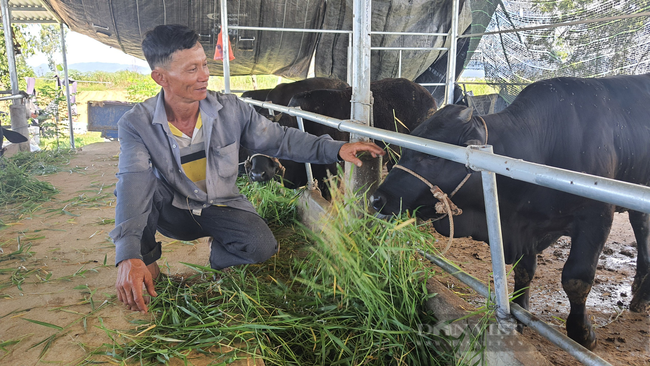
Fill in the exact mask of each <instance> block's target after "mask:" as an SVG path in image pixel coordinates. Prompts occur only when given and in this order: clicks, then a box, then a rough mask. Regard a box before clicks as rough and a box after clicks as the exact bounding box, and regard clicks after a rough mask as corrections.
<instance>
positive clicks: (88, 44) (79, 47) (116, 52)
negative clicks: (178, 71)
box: [27, 26, 149, 69]
mask: <svg viewBox="0 0 650 366" xmlns="http://www.w3.org/2000/svg"><path fill="white" fill-rule="evenodd" d="M32 27H34V28H31V29H32V31H33V30H36V29H37V28H36V27H37V26H32ZM59 36H60V35H59ZM65 46H66V51H67V61H68V65H71V64H76V63H81V62H110V63H117V64H126V65H134V64H135V65H136V66H143V67H146V68H147V69H149V65H148V64H147V62H146V61H144V60H141V59H139V58H136V57H133V56H130V55H127V54H126V53H124V52H122V50H120V49H117V48H113V47H110V46H107V45H105V44H103V43H101V42H99V41H96V40H94V39H92V38H90V37H88V36H86V35H83V34H80V33H76V32H72V31H69V30H68V32H67V37H66V42H65ZM56 62H57V63H62V62H63V59H62V56H61V55H58V58H57V59H56ZM27 64H29V65H30V66H32V67H34V68H35V67H37V66H39V65H41V64H47V56H45V55H44V54H42V53H40V52H39V53H37V54H36V55H34V56H32V57H30V58H28V59H27Z"/></svg>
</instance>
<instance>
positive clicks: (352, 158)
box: [339, 142, 386, 166]
mask: <svg viewBox="0 0 650 366" xmlns="http://www.w3.org/2000/svg"><path fill="white" fill-rule="evenodd" d="M364 151H365V152H369V153H370V154H372V157H373V158H376V157H377V156H379V155H385V154H386V152H385V151H384V149H382V148H381V147H379V146H377V145H375V144H374V143H372V142H348V143H347V144H345V145H343V146H341V149H340V150H339V156H340V157H341V159H343V160H345V161H348V162H350V163H352V164H354V165H356V166H361V165H362V163H361V160H360V159H359V158H357V154H358V153H360V152H364Z"/></svg>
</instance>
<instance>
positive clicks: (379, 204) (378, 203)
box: [370, 192, 386, 212]
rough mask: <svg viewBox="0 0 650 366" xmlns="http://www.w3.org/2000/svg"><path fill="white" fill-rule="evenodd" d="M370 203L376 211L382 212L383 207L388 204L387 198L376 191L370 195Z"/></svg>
mask: <svg viewBox="0 0 650 366" xmlns="http://www.w3.org/2000/svg"><path fill="white" fill-rule="evenodd" d="M370 204H371V205H372V208H373V209H375V211H377V212H381V209H382V208H384V206H385V205H386V198H384V196H383V195H382V194H380V193H377V192H375V193H373V195H372V196H370Z"/></svg>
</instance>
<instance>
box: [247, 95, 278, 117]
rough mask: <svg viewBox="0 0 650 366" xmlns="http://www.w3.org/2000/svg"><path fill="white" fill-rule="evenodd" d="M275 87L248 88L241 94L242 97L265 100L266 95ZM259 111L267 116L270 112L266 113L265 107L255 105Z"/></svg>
mask: <svg viewBox="0 0 650 366" xmlns="http://www.w3.org/2000/svg"><path fill="white" fill-rule="evenodd" d="M271 90H273V89H257V90H248V91H245V92H243V93H242V94H241V97H242V98H251V99H255V100H260V101H262V102H263V101H265V100H266V97H267V96H268V95H269V92H270V91H271ZM253 108H255V110H256V111H257V113H259V114H262V115H265V116H267V115H268V114H266V113H264V108H262V107H258V106H256V105H255V106H253Z"/></svg>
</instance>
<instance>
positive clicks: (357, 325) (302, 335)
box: [100, 183, 458, 365]
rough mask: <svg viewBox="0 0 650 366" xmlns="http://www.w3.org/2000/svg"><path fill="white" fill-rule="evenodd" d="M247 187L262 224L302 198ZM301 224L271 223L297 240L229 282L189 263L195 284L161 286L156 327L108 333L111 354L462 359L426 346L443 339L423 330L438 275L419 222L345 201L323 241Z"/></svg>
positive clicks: (400, 361) (298, 360) (123, 358)
mask: <svg viewBox="0 0 650 366" xmlns="http://www.w3.org/2000/svg"><path fill="white" fill-rule="evenodd" d="M249 184H250V183H249ZM244 185H246V184H244ZM240 188H242V191H244V192H246V193H247V194H248V197H249V198H250V199H251V201H252V202H255V203H256V204H257V205H258V206H257V207H258V208H259V209H260V212H261V213H262V216H263V217H264V216H265V215H267V213H268V212H273V211H266V210H267V209H271V207H277V210H278V211H285V210H286V211H292V210H295V208H294V207H293V205H294V203H295V198H294V195H295V192H294V191H289V190H285V189H284V188H278V187H274V186H273V185H268V186H260V185H257V184H255V185H251V186H240ZM267 190H272V191H273V190H277V191H275V192H276V193H271V194H269V191H267ZM267 195H268V196H267ZM261 196H263V197H261ZM272 196H277V198H278V201H280V202H284V203H280V204H278V203H277V202H275V203H274V202H273V201H272V200H271V197H272ZM260 204H261V205H260ZM284 204H286V205H287V206H283V205H284ZM266 206H269V207H266ZM265 212H266V213H265ZM273 215H275V213H271V214H268V216H266V217H267V219H269V218H271V217H272V216H273ZM291 220H295V214H294V213H292V214H290V215H289V217H285V218H283V219H282V222H283V226H278V225H272V226H271V227H272V228H273V229H274V231H275V232H276V236H282V237H279V238H278V240H279V241H280V242H282V241H283V240H284V239H287V238H288V239H289V240H287V241H286V243H285V245H284V246H283V245H282V244H281V246H280V252H279V253H278V254H277V255H276V256H275V257H274V258H272V259H271V260H269V261H267V262H266V263H263V264H260V265H251V266H246V267H243V268H242V267H237V268H233V270H232V271H230V272H228V273H222V272H220V271H214V270H212V269H210V268H207V267H203V266H198V265H194V264H191V265H190V264H188V266H190V267H192V268H193V269H195V270H196V271H197V274H196V275H194V276H191V277H190V278H178V277H168V278H167V279H166V280H165V281H161V282H159V283H158V285H157V292H158V294H159V295H158V297H157V298H155V299H153V301H152V303H151V307H150V312H151V320H150V322H143V323H141V324H139V326H138V327H137V330H136V331H134V332H132V333H130V334H125V333H123V332H118V331H114V330H109V329H105V330H106V332H107V334H108V335H109V336H110V337H112V339H113V341H114V342H113V344H111V345H107V346H106V347H107V348H108V349H106V348H105V349H103V350H101V351H100V352H101V354H102V355H104V356H106V355H108V356H110V357H111V358H112V359H113V361H115V362H134V363H136V362H137V363H139V364H143V365H153V364H160V363H167V362H169V361H170V360H171V359H172V358H177V359H180V360H182V361H184V362H186V363H188V362H191V361H192V359H193V358H195V357H198V356H201V355H203V356H207V357H209V358H210V359H212V360H213V364H215V365H217V364H219V365H221V364H229V363H231V362H234V361H236V360H238V359H243V358H246V357H249V358H261V359H263V360H264V363H265V364H266V365H363V364H368V365H438V364H441V365H447V364H455V363H456V362H457V361H458V360H457V359H456V358H455V356H454V353H453V352H452V351H453V350H450V349H449V348H448V347H445V348H444V349H446V351H441V349H437V348H435V347H426V346H425V345H426V344H431V343H432V342H439V341H441V340H440V339H432V338H433V337H435V336H434V335H429V334H421V333H420V332H418V327H419V326H421V325H422V324H431V325H433V324H436V320H435V319H434V318H433V317H432V316H431V315H429V314H428V313H427V312H425V308H424V303H425V301H426V300H427V298H428V296H429V295H427V292H426V289H425V284H424V283H425V280H426V278H427V276H428V273H429V272H428V271H427V270H426V268H425V266H424V262H423V261H422V260H421V258H420V257H419V256H418V255H417V253H416V250H417V249H424V250H427V251H432V250H433V248H432V246H431V244H432V243H433V242H434V240H435V239H434V238H433V236H432V235H431V234H430V233H429V231H428V230H424V229H423V228H422V227H419V226H418V225H417V224H416V222H415V220H414V219H409V218H403V219H397V220H394V221H391V222H386V221H383V220H379V219H377V218H375V217H373V216H371V215H368V214H367V213H366V209H365V207H363V205H360V204H359V203H358V202H357V201H356V199H346V198H344V197H340V196H339V195H338V194H336V193H335V194H334V198H333V210H332V213H331V215H330V216H329V217H327V218H326V219H325V221H324V229H323V230H322V232H319V233H313V232H308V231H307V230H306V229H304V228H302V227H301V226H300V225H299V224H298V223H297V222H295V221H291ZM287 231H290V232H291V234H288V235H287V234H286V232H287ZM278 233H280V234H278ZM442 341H443V342H444V340H442ZM445 344H446V342H445Z"/></svg>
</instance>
